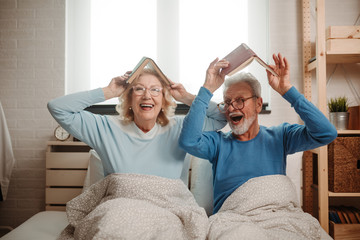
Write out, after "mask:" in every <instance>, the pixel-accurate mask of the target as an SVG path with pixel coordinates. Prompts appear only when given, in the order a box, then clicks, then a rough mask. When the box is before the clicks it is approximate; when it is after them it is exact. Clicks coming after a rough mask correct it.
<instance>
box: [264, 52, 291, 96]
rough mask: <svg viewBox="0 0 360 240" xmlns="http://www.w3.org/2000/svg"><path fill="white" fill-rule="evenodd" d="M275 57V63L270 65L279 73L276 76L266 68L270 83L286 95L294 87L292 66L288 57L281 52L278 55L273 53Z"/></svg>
mask: <svg viewBox="0 0 360 240" xmlns="http://www.w3.org/2000/svg"><path fill="white" fill-rule="evenodd" d="M273 59H274V62H275V65H270V67H271V68H272V69H273V70H274V71H275V72H276V73H277V74H278V75H279V77H276V76H274V75H272V74H271V72H269V71H268V70H266V73H267V77H268V81H269V85H270V86H271V87H272V88H273V89H274V90H275V91H277V92H278V93H280V94H281V96H282V95H284V94H285V93H286V92H287V91H289V89H290V88H291V87H292V85H291V83H290V66H289V62H288V61H287V59H286V58H285V57H284V58H283V57H282V56H281V54H280V53H279V54H278V56H276V54H273Z"/></svg>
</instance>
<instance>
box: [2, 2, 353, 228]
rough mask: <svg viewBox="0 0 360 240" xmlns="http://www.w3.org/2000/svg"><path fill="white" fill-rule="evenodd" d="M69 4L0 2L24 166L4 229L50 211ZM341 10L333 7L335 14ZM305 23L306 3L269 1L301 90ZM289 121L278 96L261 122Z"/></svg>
mask: <svg viewBox="0 0 360 240" xmlns="http://www.w3.org/2000/svg"><path fill="white" fill-rule="evenodd" d="M331 1H332V2H334V1H336V0H331ZM347 2H351V3H350V4H347V9H354V8H355V9H359V7H358V2H359V1H358V0H351V1H350V0H349V1H347ZM64 5H65V1H64V0H4V1H0V101H1V103H2V105H3V108H4V112H5V115H6V119H7V124H8V127H9V130H10V135H11V138H12V143H13V149H14V153H15V157H16V160H17V162H16V166H15V168H14V170H13V173H12V178H11V182H10V188H9V193H8V198H7V200H6V201H5V202H0V225H7V226H12V227H16V226H18V225H19V224H21V223H22V222H24V221H25V220H27V219H28V218H29V217H31V216H32V215H34V214H35V213H37V212H39V211H42V210H44V209H45V206H44V205H45V204H44V198H45V190H44V189H45V151H46V141H48V140H52V139H53V137H52V135H53V130H54V128H55V127H56V125H57V124H56V122H55V121H54V120H53V119H52V117H51V116H50V114H49V113H48V111H47V108H46V103H47V102H48V101H49V100H50V99H53V98H55V97H58V96H61V95H63V94H64V91H65V89H64V78H65V64H64V61H65V6H64ZM354 6H355V7H354ZM337 7H338V4H334V5H333V6H331V5H330V9H333V10H334V9H336V8H337ZM356 7H357V8H356ZM301 24H302V17H301V1H298V0H289V1H285V0H271V1H270V52H281V53H282V54H283V55H284V56H286V57H287V58H288V60H289V61H290V64H291V80H292V83H293V85H294V86H295V87H296V88H298V89H299V90H300V91H302V45H301V44H302V30H301V27H302V25H301ZM284 121H287V122H290V123H297V122H300V119H299V117H298V116H297V114H296V113H295V112H294V110H293V109H291V107H290V105H289V104H288V103H287V102H286V101H285V100H283V98H282V97H281V96H279V95H278V94H277V93H275V92H274V91H271V114H269V115H261V116H260V123H261V124H262V125H265V126H271V125H277V124H280V123H282V122H284ZM297 159H298V160H297V161H301V159H300V158H299V157H298V158H297ZM295 166H299V165H298V162H297V163H296V164H295ZM300 166H301V165H300ZM300 175H301V174H300V172H298V176H300ZM299 192H300V189H299Z"/></svg>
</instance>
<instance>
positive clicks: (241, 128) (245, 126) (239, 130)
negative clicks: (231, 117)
mask: <svg viewBox="0 0 360 240" xmlns="http://www.w3.org/2000/svg"><path fill="white" fill-rule="evenodd" d="M255 115H256V114H254V115H252V116H251V117H250V118H249V119H247V118H244V122H243V123H242V124H239V125H234V124H233V123H232V122H229V125H230V128H231V130H232V131H233V133H234V134H235V135H243V134H244V133H246V132H247V131H248V130H249V128H250V126H251V124H253V122H254V121H255Z"/></svg>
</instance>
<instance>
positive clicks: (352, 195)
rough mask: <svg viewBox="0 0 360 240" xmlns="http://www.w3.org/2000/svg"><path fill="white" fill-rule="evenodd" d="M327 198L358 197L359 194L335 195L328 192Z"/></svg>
mask: <svg viewBox="0 0 360 240" xmlns="http://www.w3.org/2000/svg"><path fill="white" fill-rule="evenodd" d="M329 197H360V193H335V192H331V191H329Z"/></svg>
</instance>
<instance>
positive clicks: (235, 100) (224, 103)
mask: <svg viewBox="0 0 360 240" xmlns="http://www.w3.org/2000/svg"><path fill="white" fill-rule="evenodd" d="M251 98H258V96H256V95H253V96H251V97H248V98H242V97H239V98H235V99H234V100H232V101H231V102H230V103H226V102H221V103H218V104H217V108H218V109H219V111H220V112H221V113H226V112H227V110H228V109H229V107H230V106H232V107H233V108H234V109H236V110H242V109H243V108H244V107H245V102H246V101H247V100H249V99H251ZM239 100H241V102H242V107H241V108H237V107H235V106H234V105H233V103H234V102H237V101H239ZM220 105H224V106H225V105H228V107H227V108H226V110H225V111H223V110H221V108H220Z"/></svg>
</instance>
